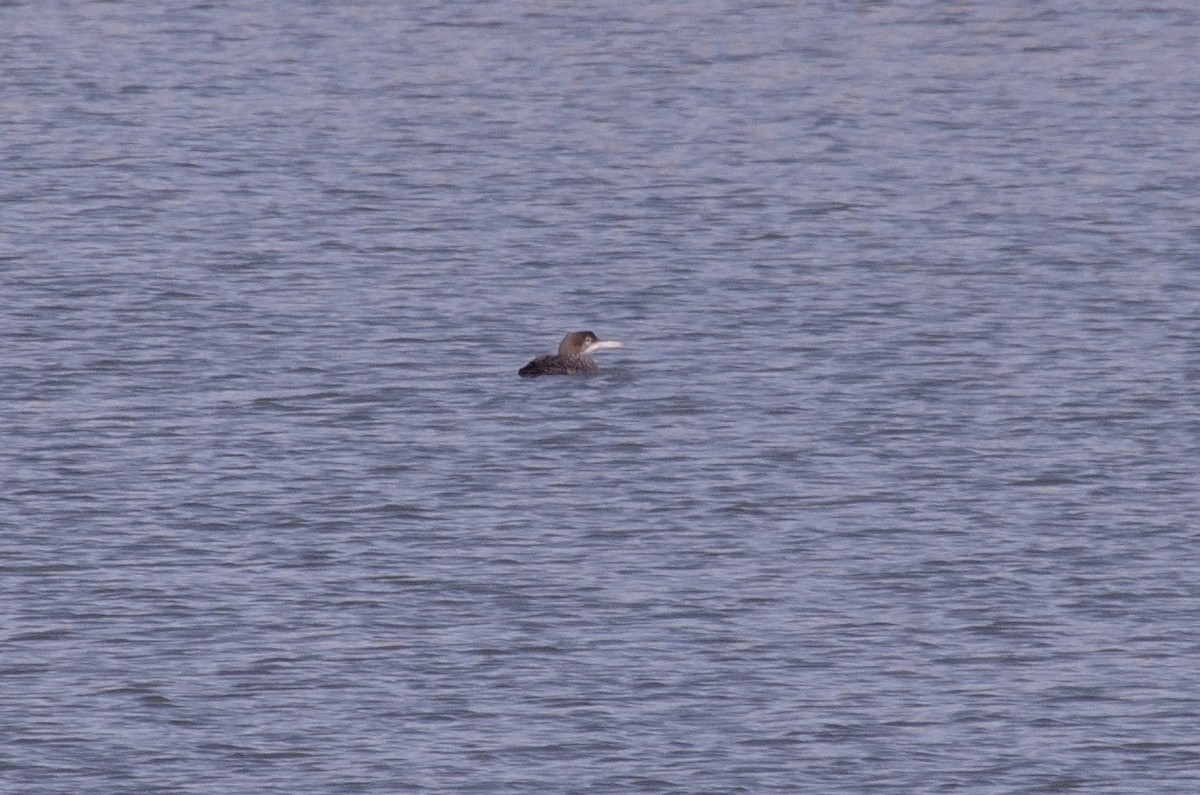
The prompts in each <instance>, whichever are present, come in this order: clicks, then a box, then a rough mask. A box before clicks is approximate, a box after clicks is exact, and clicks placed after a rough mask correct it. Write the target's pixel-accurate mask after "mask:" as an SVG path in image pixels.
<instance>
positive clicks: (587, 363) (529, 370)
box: [517, 331, 621, 378]
mask: <svg viewBox="0 0 1200 795" xmlns="http://www.w3.org/2000/svg"><path fill="white" fill-rule="evenodd" d="M620 347H621V343H619V342H617V341H616V340H601V339H600V338H598V337H597V336H596V335H595V334H593V333H592V332H590V331H572V332H571V333H570V334H568V335H567V336H565V337H563V340H562V342H560V343H559V345H558V353H556V354H552V355H548V356H539V357H537V358H536V359H534V360H533V361H532V362H530V363H529V364H527V365H525V366H524V367H522V368H521V369H520V370H518V371H517V375H519V376H521V377H522V378H532V377H533V376H535V375H584V374H586V373H598V372H600V368H599V367H597V366H596V362H595V360H594V359H592V357H591V356H590V355H589V354H592V353H595V352H596V351H602V350H604V349H606V348H620Z"/></svg>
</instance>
